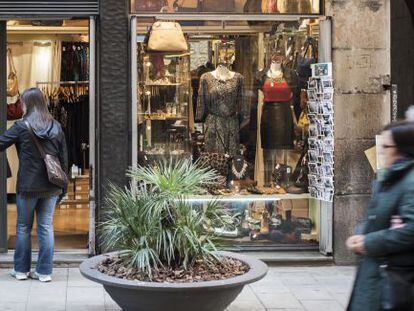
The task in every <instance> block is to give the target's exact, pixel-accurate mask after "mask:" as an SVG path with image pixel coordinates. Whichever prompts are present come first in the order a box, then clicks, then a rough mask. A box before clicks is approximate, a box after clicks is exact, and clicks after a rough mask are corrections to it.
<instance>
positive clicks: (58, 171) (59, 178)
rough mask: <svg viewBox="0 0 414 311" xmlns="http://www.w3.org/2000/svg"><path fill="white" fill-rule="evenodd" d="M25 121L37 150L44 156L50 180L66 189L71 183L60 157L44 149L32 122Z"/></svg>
mask: <svg viewBox="0 0 414 311" xmlns="http://www.w3.org/2000/svg"><path fill="white" fill-rule="evenodd" d="M24 123H25V124H26V126H27V128H28V130H29V133H30V136H32V139H33V142H34V143H35V145H36V148H37V150H39V153H40V155H41V156H42V159H43V161H44V162H45V165H46V171H47V177H48V179H49V181H50V182H51V183H52V184H54V185H56V186H58V187H59V188H61V189H66V188H67V186H68V183H69V179H68V176H67V175H66V173H65V172H64V171H63V169H62V167H61V164H60V160H59V158H58V157H56V156H54V155H51V154H47V153H45V150H44V149H43V147H42V145H41V144H40V142H39V140H38V139H37V137H36V135H35V134H34V132H33V129H32V126H31V125H30V123H29V122H27V121H24Z"/></svg>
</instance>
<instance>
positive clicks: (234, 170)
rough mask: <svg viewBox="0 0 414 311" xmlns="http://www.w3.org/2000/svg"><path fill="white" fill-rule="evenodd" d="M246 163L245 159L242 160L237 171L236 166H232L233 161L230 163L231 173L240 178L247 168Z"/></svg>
mask: <svg viewBox="0 0 414 311" xmlns="http://www.w3.org/2000/svg"><path fill="white" fill-rule="evenodd" d="M248 166H249V165H248V164H247V162H246V161H243V166H242V168H241V170H240V171H238V170H237V169H236V167H235V166H234V163H233V164H232V165H231V171H232V173H233V175H234V176H235V177H236V178H237V179H242V178H243V177H244V175H245V174H246V171H247V168H248Z"/></svg>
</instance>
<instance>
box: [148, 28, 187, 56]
mask: <svg viewBox="0 0 414 311" xmlns="http://www.w3.org/2000/svg"><path fill="white" fill-rule="evenodd" d="M147 50H148V51H149V52H186V51H188V44H187V41H186V39H185V37H184V33H183V30H182V29H181V26H180V24H178V23H175V22H155V23H154V24H153V25H152V27H151V30H150V34H149V38H148V44H147Z"/></svg>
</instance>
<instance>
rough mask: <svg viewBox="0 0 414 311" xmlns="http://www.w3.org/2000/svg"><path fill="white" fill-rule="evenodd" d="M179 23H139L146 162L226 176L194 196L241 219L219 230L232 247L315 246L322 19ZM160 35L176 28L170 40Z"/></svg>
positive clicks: (141, 152)
mask: <svg viewBox="0 0 414 311" xmlns="http://www.w3.org/2000/svg"><path fill="white" fill-rule="evenodd" d="M179 24H180V25H178V24H174V23H172V22H162V21H161V22H160V21H158V22H156V24H153V25H152V24H150V23H149V22H148V19H147V20H145V19H143V20H138V25H137V34H138V36H137V40H138V44H137V51H138V53H137V55H138V60H137V64H138V81H137V83H138V87H137V90H138V104H137V105H138V107H137V111H138V118H137V119H138V121H137V122H138V131H137V133H138V139H137V141H138V146H137V149H138V164H139V165H156V163H157V161H160V160H164V159H171V160H174V159H183V158H188V159H192V160H193V161H198V163H200V164H201V165H204V166H205V167H208V168H209V169H212V170H215V171H216V172H218V173H219V174H220V180H218V181H217V183H216V184H214V185H212V186H211V187H210V188H209V189H205V191H204V192H203V193H199V194H196V195H194V197H191V198H190V199H191V200H192V201H193V202H194V204H207V203H208V202H209V201H211V200H218V201H219V202H221V204H224V205H225V206H226V208H228V210H229V211H231V213H233V215H236V216H237V217H236V218H235V219H236V220H234V221H233V222H231V223H229V224H228V226H226V227H221V228H215V231H216V233H217V234H218V235H220V236H223V237H225V238H226V239H228V242H229V243H230V244H232V245H238V246H241V247H257V246H260V247H278V246H281V245H291V244H293V245H296V246H315V247H317V245H318V240H319V235H318V232H319V201H317V200H314V199H311V198H310V195H309V193H308V186H309V184H308V162H307V156H308V132H309V129H308V126H309V121H308V117H307V88H308V79H309V77H310V75H311V64H313V63H315V62H317V50H318V40H319V25H318V20H309V19H307V20H300V21H295V22H287V23H280V22H278V23H275V22H258V21H253V22H247V21H244V22H239V21H237V22H227V23H226V24H225V25H224V27H223V24H222V23H221V22H214V21H208V22H206V21H179ZM150 26H152V33H151V34H150V35H149V39H148V36H146V32H147V31H148V29H149V28H150ZM180 26H181V27H180ZM154 29H163V31H165V32H164V33H163V34H164V35H165V34H166V33H168V32H169V31H171V29H172V31H171V32H170V33H169V35H167V38H169V40H165V39H162V35H161V36H158V35H157V34H156V33H155V32H156V31H157V30H154ZM174 29H175V30H174ZM177 29H178V30H177ZM181 30H182V33H181ZM180 33H181V34H184V36H180ZM145 37H147V39H148V40H147V39H145ZM183 40H184V41H183ZM180 44H181V45H182V44H184V46H185V45H186V44H188V46H189V49H188V50H185V48H184V50H185V51H182V49H181V51H180ZM167 50H172V51H173V52H165V51H167ZM162 51H164V52H162ZM178 51H180V52H178Z"/></svg>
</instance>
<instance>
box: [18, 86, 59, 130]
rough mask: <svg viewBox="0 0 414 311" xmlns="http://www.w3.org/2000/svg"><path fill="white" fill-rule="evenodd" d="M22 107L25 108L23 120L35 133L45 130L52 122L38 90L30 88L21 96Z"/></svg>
mask: <svg viewBox="0 0 414 311" xmlns="http://www.w3.org/2000/svg"><path fill="white" fill-rule="evenodd" d="M21 100H22V102H23V105H24V106H25V107H26V115H25V117H24V118H25V120H26V121H28V122H29V123H30V125H31V126H32V128H33V129H34V130H35V131H41V130H46V129H48V128H49V127H50V124H51V123H52V122H53V117H52V115H51V114H50V113H49V110H48V108H47V103H46V99H45V96H44V95H43V93H42V91H41V90H39V89H38V88H35V87H33V88H30V89H27V90H26V91H24V92H23V95H22V96H21Z"/></svg>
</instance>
